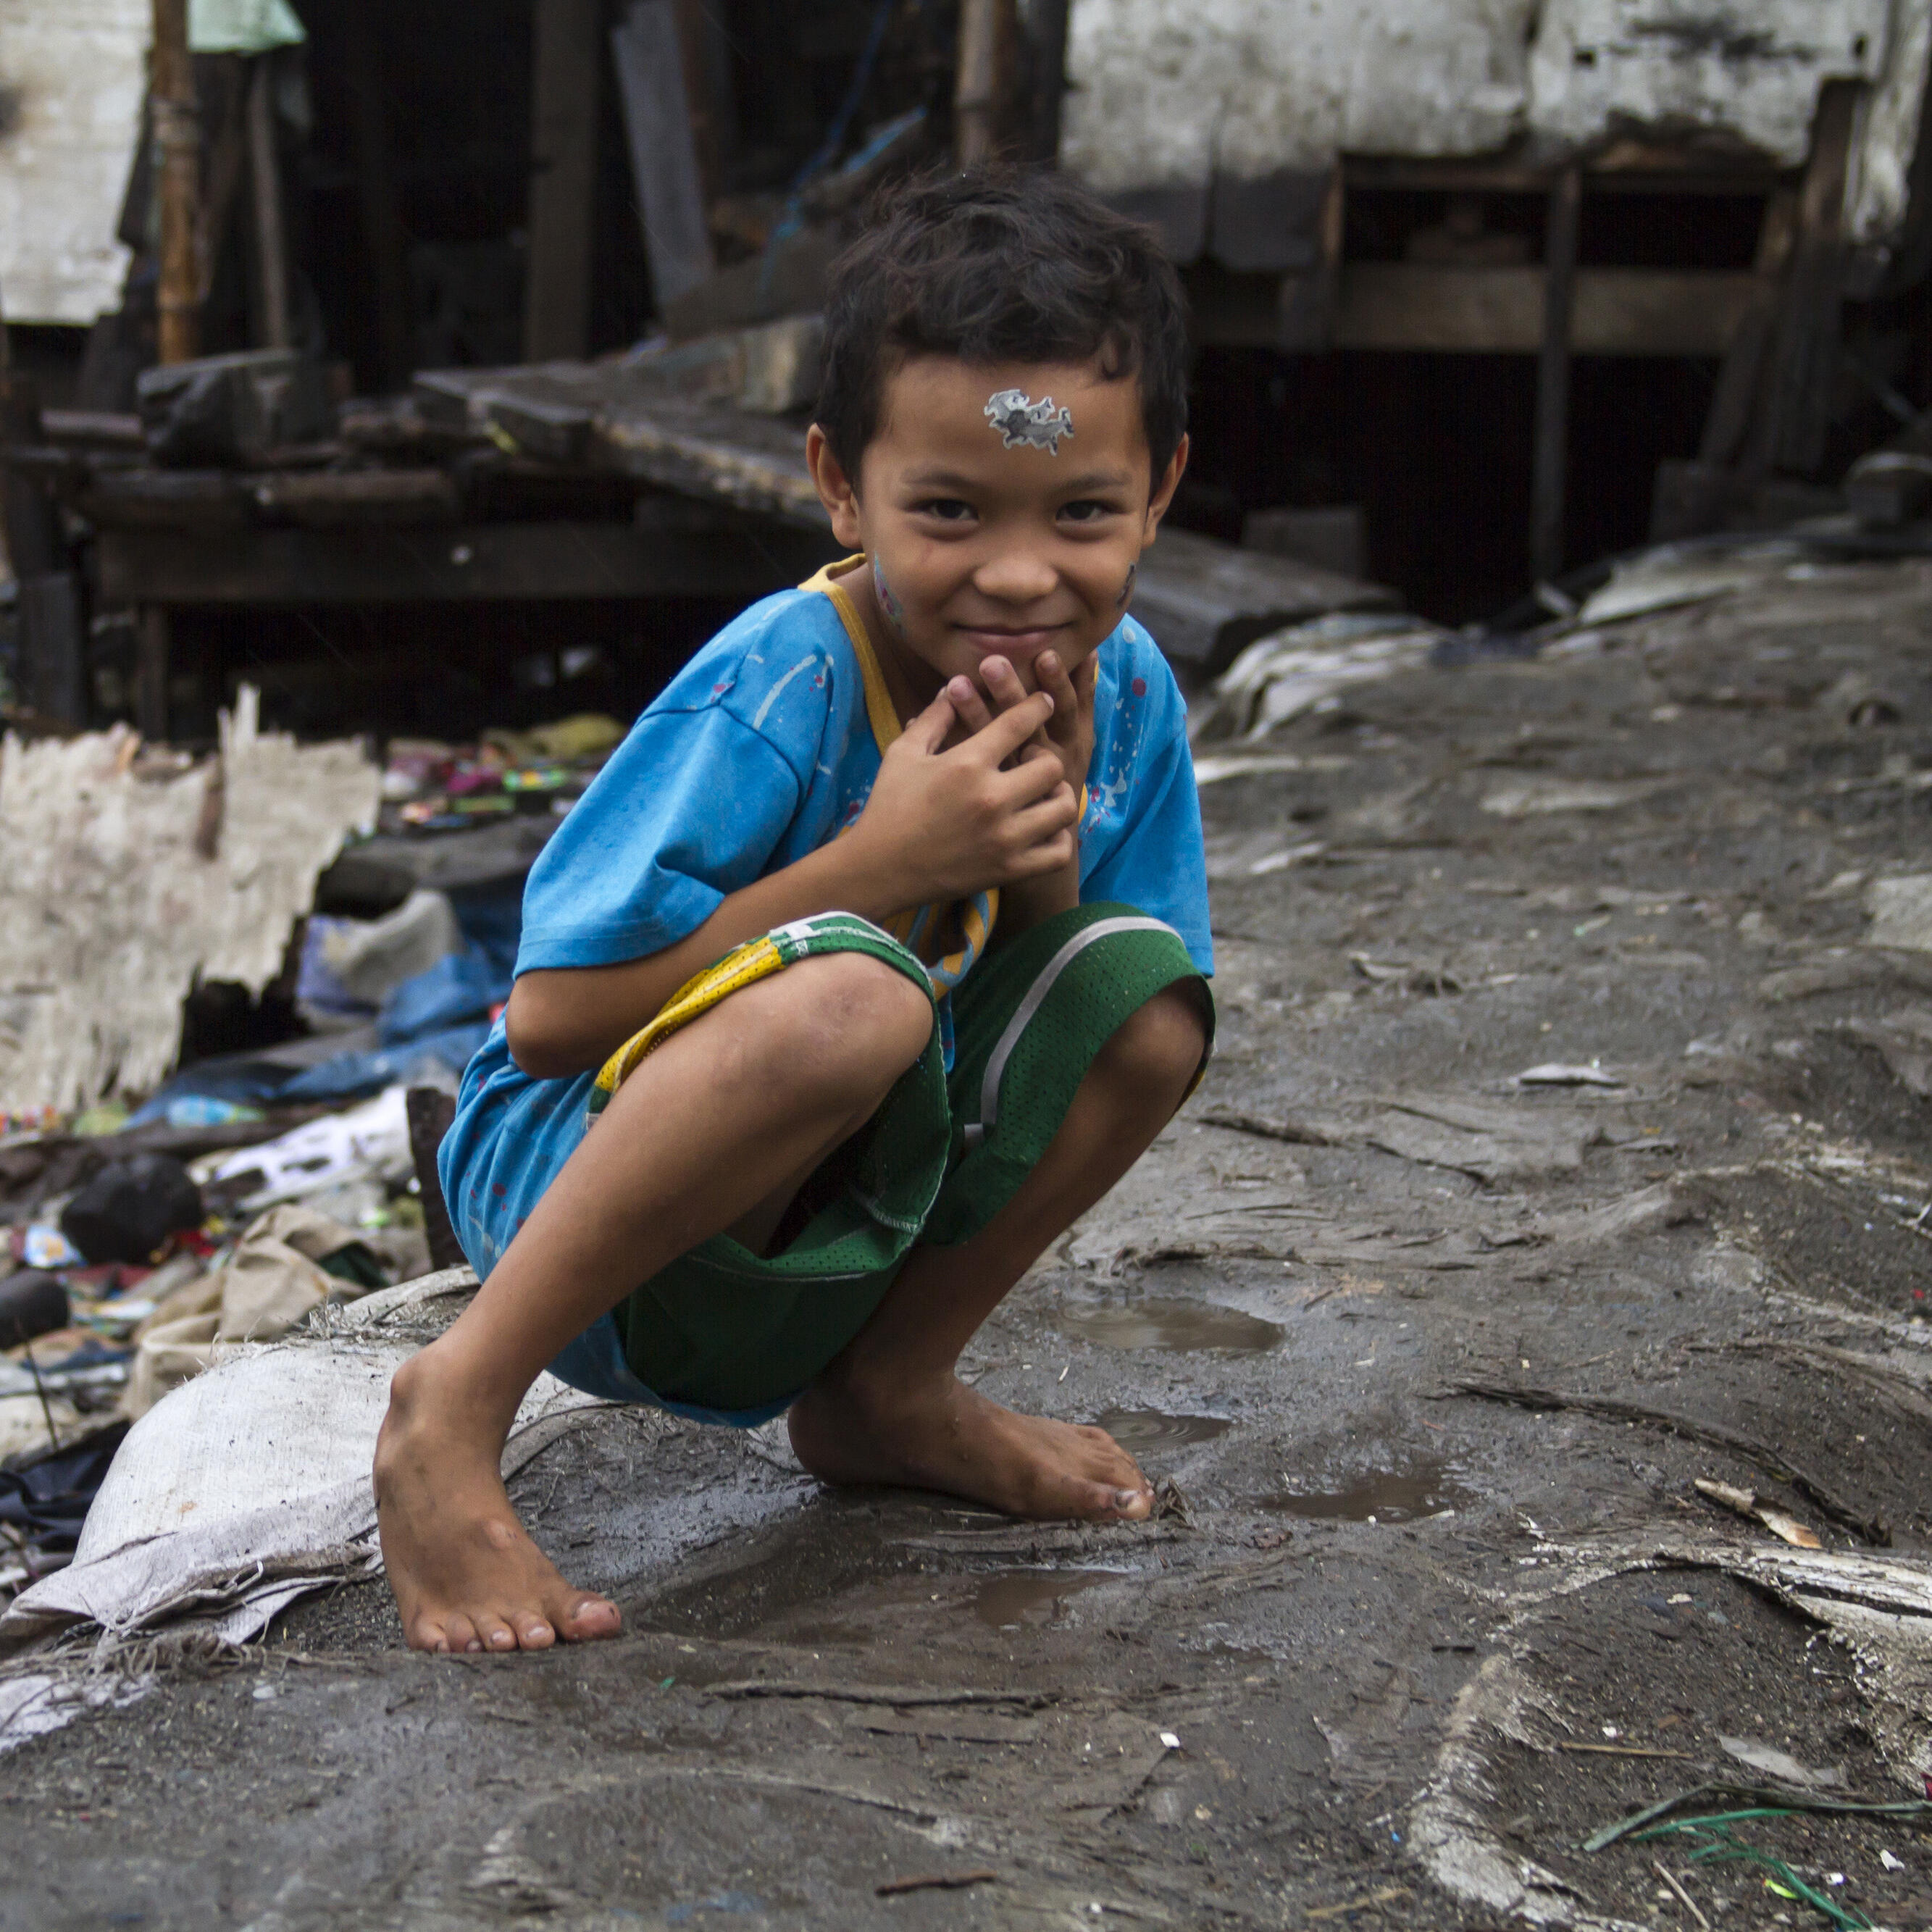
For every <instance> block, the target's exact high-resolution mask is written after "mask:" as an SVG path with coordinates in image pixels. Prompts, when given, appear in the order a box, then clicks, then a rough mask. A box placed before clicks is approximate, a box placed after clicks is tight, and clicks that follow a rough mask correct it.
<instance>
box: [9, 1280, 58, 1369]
mask: <svg viewBox="0 0 1932 1932" xmlns="http://www.w3.org/2000/svg"><path fill="white" fill-rule="evenodd" d="M68 1313H69V1304H68V1296H67V1284H66V1283H65V1282H63V1281H62V1280H61V1278H60V1277H59V1276H58V1275H57V1274H48V1273H47V1271H46V1270H45V1269H43V1268H18V1269H16V1270H15V1271H14V1272H13V1274H10V1275H5V1276H0V1349H17V1348H18V1347H19V1346H20V1344H21V1343H23V1342H31V1341H32V1340H33V1339H34V1337H35V1336H37V1335H48V1334H52V1332H53V1331H54V1330H55V1329H56V1328H65V1327H66V1326H67V1323H68Z"/></svg>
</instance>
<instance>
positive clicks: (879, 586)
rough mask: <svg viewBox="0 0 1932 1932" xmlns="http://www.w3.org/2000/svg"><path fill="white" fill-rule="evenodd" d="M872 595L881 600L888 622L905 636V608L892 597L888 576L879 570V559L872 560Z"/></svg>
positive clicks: (880, 606) (881, 608)
mask: <svg viewBox="0 0 1932 1932" xmlns="http://www.w3.org/2000/svg"><path fill="white" fill-rule="evenodd" d="M872 593H873V595H874V596H875V597H877V598H878V600H879V608H880V610H883V612H884V613H886V622H887V623H889V625H891V626H892V628H893V629H894V630H895V631H898V633H899V634H900V635H901V636H904V634H905V627H906V625H905V607H904V604H901V602H900V601H899V600H898V598H896V597H895V596H894V595H892V586H891V585H890V584H889V583H887V582H886V574H885V572H884V571H882V570H881V569H880V568H879V560H878V559H877V557H874V558H873V559H872Z"/></svg>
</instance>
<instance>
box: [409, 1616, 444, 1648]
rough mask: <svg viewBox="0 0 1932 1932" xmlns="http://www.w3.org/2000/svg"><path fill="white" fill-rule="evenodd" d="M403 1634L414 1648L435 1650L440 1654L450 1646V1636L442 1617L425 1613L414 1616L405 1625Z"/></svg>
mask: <svg viewBox="0 0 1932 1932" xmlns="http://www.w3.org/2000/svg"><path fill="white" fill-rule="evenodd" d="M403 1634H404V1637H407V1639H408V1641H409V1646H410V1649H412V1650H428V1651H434V1652H437V1653H439V1654H440V1653H442V1652H446V1651H447V1650H448V1649H449V1633H448V1632H447V1631H445V1630H444V1628H443V1625H442V1622H441V1621H440V1619H437V1618H435V1617H433V1616H429V1615H428V1613H425V1614H424V1615H422V1616H419V1617H415V1618H412V1619H410V1620H409V1621H408V1622H406V1623H405V1624H404V1626H403Z"/></svg>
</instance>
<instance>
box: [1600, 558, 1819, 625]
mask: <svg viewBox="0 0 1932 1932" xmlns="http://www.w3.org/2000/svg"><path fill="white" fill-rule="evenodd" d="M1804 556H1805V549H1804V547H1803V546H1802V544H1796V543H1792V542H1787V541H1770V542H1766V541H1762V540H1760V541H1757V542H1751V543H1745V544H1741V545H1738V546H1737V547H1730V546H1729V545H1724V544H1712V543H1711V542H1709V541H1703V542H1690V543H1681V544H1655V545H1653V546H1652V547H1651V548H1650V549H1649V550H1643V551H1642V552H1640V553H1639V554H1638V555H1637V556H1631V557H1626V558H1625V559H1623V560H1622V562H1619V564H1618V565H1616V568H1614V569H1613V571H1611V573H1610V581H1609V582H1608V583H1606V584H1604V586H1602V588H1601V589H1598V590H1595V591H1592V592H1591V594H1590V595H1589V598H1587V599H1586V601H1585V603H1584V605H1583V609H1582V610H1580V611H1579V612H1578V613H1577V621H1578V622H1579V623H1580V624H1583V625H1600V624H1615V623H1621V622H1624V621H1625V620H1626V619H1629V618H1632V617H1646V616H1650V615H1652V613H1655V612H1656V611H1659V610H1679V609H1681V608H1682V607H1683V606H1685V604H1705V603H1709V601H1711V600H1712V598H1716V597H1726V596H1729V595H1730V594H1731V593H1732V592H1734V591H1738V590H1743V589H1749V588H1750V587H1751V586H1753V585H1754V584H1757V583H1768V582H1774V581H1775V580H1778V578H1780V577H1783V576H1784V574H1785V573H1786V571H1788V570H1789V569H1790V568H1791V567H1792V565H1794V564H1796V563H1799V562H1802V559H1803V558H1804Z"/></svg>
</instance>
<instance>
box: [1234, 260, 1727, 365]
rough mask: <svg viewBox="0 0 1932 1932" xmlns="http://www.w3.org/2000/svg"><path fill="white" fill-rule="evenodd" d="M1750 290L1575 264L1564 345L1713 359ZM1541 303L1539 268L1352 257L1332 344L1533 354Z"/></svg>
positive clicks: (1663, 273) (1601, 352)
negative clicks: (1439, 265) (1356, 259)
mask: <svg viewBox="0 0 1932 1932" xmlns="http://www.w3.org/2000/svg"><path fill="white" fill-rule="evenodd" d="M1758 288H1759V278H1757V276H1756V275H1751V274H1750V273H1748V272H1738V273H1729V272H1718V271H1708V272H1707V271H1690V270H1680V269H1578V270H1577V281H1576V296H1575V305H1574V310H1573V311H1572V327H1571V349H1572V350H1573V352H1574V353H1575V354H1577V355H1579V356H1721V355H1723V353H1724V350H1725V349H1726V348H1727V346H1728V345H1729V344H1730V339H1731V336H1732V334H1733V331H1734V330H1735V329H1736V326H1737V324H1738V322H1739V319H1740V317H1742V315H1743V314H1744V313H1745V310H1746V309H1747V308H1748V306H1749V305H1750V303H1751V299H1752V297H1753V296H1754V295H1755V294H1756V293H1757V291H1758ZM1543 317H1544V274H1543V270H1542V269H1541V268H1535V267H1532V268H1508V269H1456V268H1437V267H1434V266H1423V265H1420V264H1415V263H1406V262H1352V263H1349V264H1348V265H1347V266H1346V268H1345V269H1343V275H1342V293H1341V301H1340V309H1339V313H1338V314H1337V317H1336V325H1335V343H1336V346H1337V347H1338V348H1343V349H1391V350H1446V351H1449V352H1452V353H1454V352H1459V351H1460V352H1464V353H1469V352H1481V353H1490V354H1505V355H1509V354H1514V355H1533V354H1535V353H1536V352H1537V350H1538V347H1539V346H1540V344H1541V341H1542V338H1543ZM1211 339H1214V338H1211Z"/></svg>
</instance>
